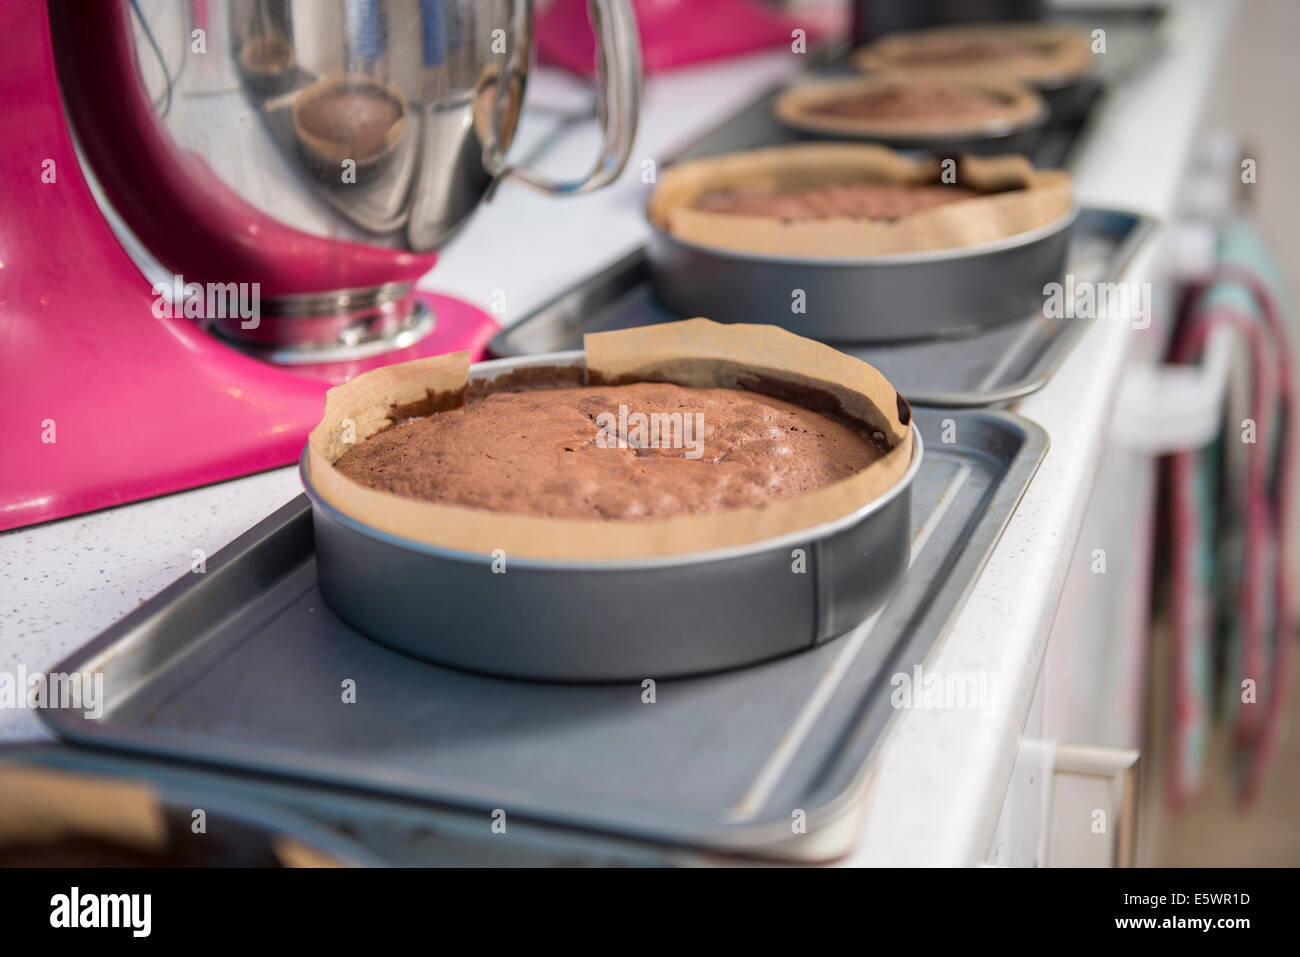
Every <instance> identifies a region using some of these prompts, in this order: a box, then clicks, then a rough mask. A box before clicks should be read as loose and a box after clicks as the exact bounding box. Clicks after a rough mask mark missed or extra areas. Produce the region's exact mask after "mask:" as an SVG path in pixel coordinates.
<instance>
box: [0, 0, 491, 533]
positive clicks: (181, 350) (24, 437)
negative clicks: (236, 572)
mask: <svg viewBox="0 0 1300 957" xmlns="http://www.w3.org/2000/svg"><path fill="white" fill-rule="evenodd" d="M20 11H21V13H20ZM15 17H16V18H17V19H19V20H22V21H24V22H23V23H19V24H11V29H9V30H5V31H0V58H2V59H3V62H5V63H6V64H7V67H6V70H4V71H0V102H3V103H5V104H6V105H7V106H6V108H7V110H8V114H7V119H8V127H7V130H8V133H7V138H6V142H5V148H4V149H3V150H0V443H2V444H0V447H2V448H3V449H4V459H3V465H2V466H0V530H2V529H9V528H17V527H19V526H23V525H30V524H33V523H35V522H43V521H48V520H50V519H55V518H61V517H63V516H66V515H74V514H77V513H79V512H86V511H90V510H93V509H99V508H105V507H107V506H111V505H119V504H121V503H123V502H130V501H134V500H136V499H141V498H148V497H151V496H155V495H161V494H164V493H167V492H175V491H179V490H181V489H187V488H193V487H195V486H199V485H206V484H208V483H211V482H218V481H221V480H223V479H229V478H234V477H236V476H240V475H246V474H249V473H251V472H257V471H261V470H263V469H268V468H274V467H276V466H281V465H288V464H289V463H291V462H294V461H296V460H297V458H298V454H299V452H301V451H302V447H303V443H304V442H305V440H306V435H307V431H308V429H310V428H311V426H312V425H314V424H315V423H316V422H317V421H318V420H319V419H320V414H321V409H322V400H323V396H324V393H325V390H326V388H328V386H329V384H330V383H329V381H328V380H327V379H326V378H322V377H321V376H322V375H328V377H329V378H333V379H335V380H336V381H337V380H340V379H342V378H346V377H348V376H351V375H355V374H356V373H357V372H360V371H362V370H363V369H365V368H369V367H371V366H374V365H381V364H383V363H386V362H395V361H402V360H404V359H413V358H418V357H420V356H424V355H432V354H435V353H440V352H453V351H460V350H469V351H470V352H471V353H473V354H474V355H475V357H478V356H479V355H481V354H482V352H483V349H484V346H485V345H486V343H487V340H488V339H489V338H490V337H491V335H492V334H493V332H495V330H496V328H497V326H496V323H495V322H493V320H492V319H491V318H490V317H489V316H488V315H487V314H485V313H484V312H482V311H481V310H479V309H476V308H475V307H473V306H471V305H469V304H467V303H464V302H460V301H458V300H455V299H450V298H446V297H443V296H437V295H430V294H421V295H422V298H423V299H424V300H425V302H426V304H427V305H428V306H429V307H430V308H431V309H432V310H433V312H434V314H435V316H436V317H437V324H436V325H435V327H434V331H433V332H432V333H431V334H430V335H429V336H428V337H426V338H425V339H423V340H421V341H420V342H418V343H416V344H415V345H413V346H411V347H409V348H407V349H404V350H401V351H399V352H392V353H388V354H386V355H384V356H381V357H377V358H374V359H370V360H366V361H364V362H360V363H355V364H349V365H347V366H338V365H336V366H331V367H326V368H316V369H313V370H302V371H301V372H300V373H295V372H290V371H286V369H285V368H282V367H279V368H277V367H274V366H270V365H267V364H265V363H263V362H260V361H258V360H255V359H251V358H249V357H247V356H244V355H242V354H240V353H238V352H236V351H235V350H234V349H232V348H230V347H229V346H226V345H224V344H222V343H220V342H218V341H217V340H215V339H214V338H212V336H210V335H209V334H207V333H206V332H204V331H203V330H201V329H199V328H198V327H197V326H195V325H194V323H193V322H192V321H190V320H184V319H159V318H156V317H155V316H154V315H153V302H154V298H153V294H152V289H151V286H150V283H149V281H148V280H147V279H145V278H144V276H143V275H141V273H140V271H139V270H138V269H137V268H136V267H135V265H134V264H133V263H132V262H131V260H130V259H129V258H128V257H127V255H126V253H125V252H124V251H123V249H122V247H121V245H120V244H119V243H118V241H117V238H116V237H115V236H114V235H113V233H112V230H111V229H110V228H109V226H108V224H107V223H106V222H105V221H104V218H103V216H102V215H101V214H100V211H99V208H98V207H97V206H96V205H95V201H94V199H93V197H92V196H91V194H90V190H89V188H88V187H87V185H86V182H85V180H84V179H83V178H82V176H81V172H80V169H79V167H78V164H77V159H76V156H75V155H74V153H73V149H72V144H71V141H70V138H69V135H68V131H67V128H66V125H65V123H64V120H63V116H62V113H61V109H60V104H59V96H58V90H57V86H56V82H55V77H54V67H53V63H52V61H51V54H50V50H49V45H48V31H47V30H46V29H45V24H44V7H43V6H42V5H37V4H19V5H17V8H16V10H15ZM25 21H31V22H25ZM24 27H26V29H24ZM42 36H43V37H45V43H40V42H32V37H42ZM51 164H53V165H51ZM50 170H53V181H52V182H51V181H49V180H50V177H49V175H48V171H50ZM313 375H314V376H316V377H314V378H313V377H311V376H313Z"/></svg>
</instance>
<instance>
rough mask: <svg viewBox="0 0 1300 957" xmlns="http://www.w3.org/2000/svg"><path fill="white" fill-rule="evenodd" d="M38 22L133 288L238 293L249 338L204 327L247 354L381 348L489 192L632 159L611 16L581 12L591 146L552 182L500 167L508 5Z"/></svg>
mask: <svg viewBox="0 0 1300 957" xmlns="http://www.w3.org/2000/svg"><path fill="white" fill-rule="evenodd" d="M49 8H50V20H51V35H52V39H53V45H54V54H55V61H56V65H57V69H58V73H59V78H60V82H61V89H62V92H63V97H64V102H65V106H66V110H67V114H68V117H69V124H70V127H71V130H72V132H73V135H74V137H75V139H76V141H77V145H78V148H79V150H80V155H81V157H82V160H83V165H84V167H85V168H86V171H87V173H88V175H89V178H91V179H92V181H93V183H94V185H95V186H96V187H97V189H98V190H99V193H100V198H101V203H102V205H105V206H106V207H107V210H106V211H107V212H109V214H110V221H114V224H115V227H116V228H118V229H119V232H120V233H126V234H128V238H129V239H131V240H133V241H137V242H136V245H137V246H139V247H142V249H143V250H145V251H147V253H148V256H147V257H144V258H146V259H152V260H153V261H154V262H153V263H148V264H147V265H153V266H155V268H156V267H161V273H162V275H161V276H155V277H151V279H153V278H168V279H169V278H171V277H172V276H176V275H180V276H183V277H184V279H185V281H186V282H191V281H193V282H198V283H200V284H204V283H231V282H235V283H240V282H246V283H253V282H257V283H259V284H260V297H261V302H262V314H263V316H264V317H265V319H266V321H265V322H262V323H259V324H258V326H257V327H256V329H255V330H254V331H252V332H250V331H248V330H246V329H244V328H243V324H242V323H240V322H239V321H238V318H237V317H234V318H233V319H232V318H231V317H217V319H216V325H217V328H218V331H220V332H221V333H223V334H225V335H227V336H230V337H233V338H235V339H239V340H243V341H245V342H249V343H250V344H252V345H254V346H258V345H260V346H265V345H266V344H267V342H268V340H269V341H270V342H271V343H273V344H276V345H278V346H283V345H290V346H292V345H294V344H301V345H303V346H304V347H306V348H310V347H313V346H319V345H322V344H331V343H332V344H334V345H338V344H339V343H344V344H356V345H361V344H363V343H361V342H360V341H359V340H369V339H373V338H374V337H376V336H383V335H388V334H392V333H393V332H394V330H395V329H396V328H397V327H398V325H399V324H400V323H401V322H403V321H408V320H409V315H407V313H409V310H410V308H411V306H412V303H413V297H411V296H409V295H407V293H408V292H409V290H410V287H411V283H413V282H414V280H415V279H416V278H418V277H419V276H420V275H421V274H423V273H424V272H425V271H427V269H428V268H429V267H430V266H432V264H433V261H434V256H433V255H432V253H433V251H435V250H436V249H437V248H438V247H439V246H441V245H442V244H443V243H444V242H446V241H447V240H448V239H449V238H450V237H451V236H452V235H453V234H454V233H455V232H456V230H457V229H458V228H459V227H460V226H461V225H462V224H463V223H464V222H465V220H466V219H467V217H468V216H469V215H470V213H471V212H472V211H473V210H474V209H475V207H476V206H477V205H478V203H479V202H480V201H481V200H482V199H483V198H484V196H485V194H487V193H488V191H489V190H490V189H494V188H495V184H496V183H498V182H499V181H500V180H502V179H503V178H506V177H513V178H515V179H518V180H521V181H523V182H525V183H527V184H529V185H531V186H533V187H536V188H538V189H541V190H543V191H545V192H549V193H555V194H573V193H580V192H585V191H588V190H592V189H596V188H599V187H600V186H603V185H605V184H607V183H609V182H610V181H611V180H613V179H614V178H615V177H616V176H617V175H618V174H619V172H621V170H622V169H623V167H624V166H625V164H626V162H627V159H628V156H629V153H630V151H631V148H632V139H633V135H634V133H635V129H636V119H637V111H638V102H639V96H640V51H639V46H638V41H637V34H636V25H635V19H634V16H633V13H632V11H631V8H630V5H629V0H589V5H588V9H589V12H590V18H591V21H592V25H593V28H594V29H595V31H596V33H597V35H598V39H599V42H598V53H599V56H598V64H597V74H598V83H599V91H600V98H599V108H598V114H599V119H600V123H601V126H602V131H603V141H602V146H601V149H600V153H599V156H598V157H597V159H596V161H595V163H594V165H593V166H592V168H591V170H590V171H589V172H588V173H587V175H585V176H582V177H580V178H578V179H575V180H572V181H555V180H552V179H549V178H547V177H544V176H542V175H539V174H538V173H535V172H533V171H531V170H528V169H523V168H519V167H515V166H512V165H511V164H510V162H509V161H508V160H507V158H506V150H507V149H508V147H509V146H510V142H511V140H512V138H513V136H514V133H515V129H516V125H517V123H518V120H519V115H520V111H521V108H522V104H523V97H524V90H525V85H526V79H527V75H528V72H529V68H530V63H531V59H532V56H533V8H532V3H531V2H529V0H206V2H204V3H199V2H191V3H182V2H177V0H98V2H96V3H93V4H81V3H75V2H72V0H50V3H49ZM128 248H130V245H129V244H128ZM141 258H142V257H140V256H137V261H138V262H139V261H140V259H141ZM299 320H301V321H299ZM322 320H323V321H322ZM408 324H409V323H408ZM403 344H409V337H407V341H406V342H404V343H403Z"/></svg>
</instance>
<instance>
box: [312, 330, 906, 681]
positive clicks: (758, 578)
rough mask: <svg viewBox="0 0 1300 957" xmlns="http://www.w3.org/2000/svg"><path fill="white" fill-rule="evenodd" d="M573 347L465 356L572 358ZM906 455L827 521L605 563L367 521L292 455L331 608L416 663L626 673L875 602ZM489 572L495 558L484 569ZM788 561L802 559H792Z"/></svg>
mask: <svg viewBox="0 0 1300 957" xmlns="http://www.w3.org/2000/svg"><path fill="white" fill-rule="evenodd" d="M582 362H583V355H582V353H581V352H562V353H552V354H550V355H540V356H529V357H527V358H514V359H499V360H495V361H492V362H483V363H478V364H477V365H475V366H473V367H471V370H470V376H471V378H472V379H492V378H494V377H496V376H498V375H501V374H504V373H508V372H510V371H512V370H514V369H518V368H522V367H524V366H540V367H571V366H574V365H581V364H582ZM911 428H912V437H913V442H914V444H913V452H912V462H911V464H910V466H909V468H908V469H907V471H906V473H905V474H904V475H903V477H902V478H901V479H900V480H899V481H898V482H897V483H896V484H895V485H894V486H893V487H891V488H890V489H889V491H887V492H886V493H885V494H883V495H881V496H879V497H878V498H876V499H874V500H872V501H871V502H868V503H866V504H865V505H863V506H862V507H861V508H859V509H858V510H857V511H855V512H853V513H851V514H849V515H846V516H844V517H842V518H840V519H837V520H835V521H832V522H827V523H823V524H821V525H816V526H813V527H811V528H808V529H806V530H803V531H800V532H798V533H795V534H791V535H786V536H782V537H780V538H773V539H767V540H764V541H759V542H754V543H751V544H747V545H743V546H737V547H732V548H725V549H718V550H714V551H707V552H693V553H688V554H684V555H673V556H660V557H654V558H645V559H618V560H610V561H594V560H593V561H571V560H542V559H528V558H518V559H511V558H509V556H506V559H505V562H506V564H505V570H504V572H501V571H499V570H496V571H494V567H493V558H492V556H491V555H488V554H478V553H471V552H462V551H453V550H450V549H445V548H439V547H436V546H431V545H428V544H424V543H419V542H414V541H410V540H407V539H403V538H399V537H397V536H394V535H390V534H388V533H385V532H381V531H379V530H377V529H375V528H372V527H369V526H367V525H365V524H363V523H361V522H359V521H357V520H355V519H353V518H351V517H350V516H348V515H346V514H344V513H343V512H341V511H340V510H338V509H336V508H334V507H333V506H332V505H330V504H329V503H328V502H326V501H324V500H323V499H322V498H321V497H320V495H319V494H318V493H317V492H316V490H315V488H314V487H313V486H312V482H311V477H310V475H309V474H308V471H307V468H306V461H307V458H306V453H305V452H304V455H303V460H302V467H301V473H302V480H303V485H304V486H305V487H306V490H307V495H308V497H309V498H310V499H311V502H312V520H313V525H314V534H315V543H316V570H317V575H318V578H319V584H320V591H321V594H322V595H323V596H324V598H325V601H326V602H327V603H328V604H329V606H330V608H331V609H333V611H334V612H335V613H337V614H338V615H339V617H341V618H342V619H343V620H344V621H346V622H347V623H348V624H350V625H352V626H353V627H354V628H356V629H357V630H358V631H360V632H362V633H363V634H365V635H367V636H369V637H370V638H373V639H375V640H377V641H379V642H381V643H383V644H386V645H389V646H391V647H393V648H396V649H398V650H400V651H403V652H406V653H408V654H410V655H413V656H415V657H417V658H422V659H425V660H427V661H432V662H435V663H437V664H441V665H447V666H450V667H454V668H460V669H464V670H468V671H476V672H482V673H486V674H491V675H497V676H502V677H510V678H526V679H534V680H544V681H564V682H611V681H634V682H640V681H643V680H645V679H647V678H650V679H656V680H658V679H664V678H681V677H686V676H690V675H699V674H707V673H709V672H716V671H724V670H728V669H733V668H739V667H743V666H746V665H752V664H757V663H758V662H761V661H766V660H768V659H772V658H777V657H780V656H783V655H787V654H792V653H794V652H798V651H802V650H806V649H809V648H812V647H815V646H816V645H818V644H821V643H822V642H825V641H828V640H830V639H832V638H834V637H836V636H838V635H841V634H843V633H844V632H846V631H848V630H849V629H851V628H852V627H853V626H854V625H856V624H858V623H859V622H861V621H862V620H863V619H865V618H866V617H867V616H868V615H870V614H872V613H873V612H874V611H876V610H877V609H878V608H880V607H881V606H882V605H883V604H884V603H885V601H886V600H887V599H888V597H889V596H890V594H891V593H892V592H893V591H894V589H895V587H896V586H897V585H898V583H899V581H900V580H901V579H902V577H903V573H904V571H905V570H906V568H907V563H908V558H909V548H910V542H911V511H912V482H913V480H914V479H915V477H916V474H917V471H918V470H919V468H920V463H921V456H922V449H921V436H920V433H919V432H918V431H917V429H916V426H915V424H912V425H911ZM498 569H499V565H498ZM800 569H801V570H800Z"/></svg>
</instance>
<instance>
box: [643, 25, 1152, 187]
mask: <svg viewBox="0 0 1300 957" xmlns="http://www.w3.org/2000/svg"><path fill="white" fill-rule="evenodd" d="M1164 15H1165V8H1164V5H1161V4H1146V5H1143V6H1138V7H1116V6H1101V7H1097V8H1088V7H1082V8H1078V9H1074V10H1069V11H1057V12H1056V13H1055V14H1054V15H1053V16H1052V18H1051V19H1052V21H1053V22H1059V23H1062V24H1066V25H1071V26H1077V27H1079V28H1080V29H1084V30H1088V31H1089V32H1091V31H1092V30H1097V29H1100V30H1104V31H1105V32H1106V53H1105V54H1104V55H1102V56H1099V57H1097V58H1096V63H1095V66H1094V69H1093V72H1092V74H1090V75H1089V76H1087V77H1085V78H1084V79H1083V80H1081V81H1077V82H1074V83H1070V84H1066V85H1065V86H1063V87H1061V88H1059V89H1056V90H1052V89H1041V88H1040V89H1039V90H1038V93H1039V95H1040V96H1042V97H1043V98H1044V99H1045V100H1046V101H1047V103H1048V110H1049V112H1051V113H1052V114H1053V115H1052V117H1051V119H1050V120H1049V122H1048V125H1047V127H1046V128H1045V129H1044V131H1043V135H1042V136H1041V137H1039V138H1038V142H1037V145H1036V146H1035V147H1034V148H1033V150H1032V152H1031V153H1030V154H1029V156H1030V158H1031V159H1032V160H1033V162H1034V165H1035V166H1038V167H1040V168H1046V167H1066V168H1068V167H1069V166H1070V165H1071V164H1072V163H1073V161H1074V159H1075V157H1076V156H1077V153H1078V150H1077V147H1078V145H1079V144H1080V143H1081V142H1083V140H1084V138H1085V135H1086V132H1087V125H1088V120H1089V117H1090V115H1091V114H1092V112H1093V110H1094V109H1095V108H1096V107H1097V105H1098V104H1099V103H1100V102H1101V100H1102V97H1103V96H1105V95H1106V91H1107V90H1108V89H1109V88H1112V87H1114V86H1116V85H1118V84H1121V83H1124V82H1127V81H1128V80H1130V79H1131V78H1132V77H1133V76H1135V75H1136V74H1138V73H1139V72H1140V71H1142V70H1143V69H1145V68H1146V67H1147V66H1149V65H1150V64H1151V63H1153V62H1155V60H1156V59H1158V58H1159V56H1160V54H1161V52H1162V50H1163V46H1164V39H1163V36H1162V34H1161V29H1160V28H1161V24H1162V23H1163V22H1164ZM854 73H855V71H854V70H853V67H852V65H851V63H850V53H849V51H846V50H839V51H832V52H831V53H830V54H829V55H828V56H826V57H824V58H814V59H813V60H812V62H811V63H810V66H809V69H808V70H807V71H806V72H805V73H804V74H802V76H801V79H805V80H811V79H832V78H837V77H845V76H852V75H854ZM794 82H799V80H795V81H794ZM787 85H788V84H787V83H780V84H777V85H775V86H773V87H771V88H770V89H768V90H766V91H764V92H763V93H762V94H760V95H759V96H758V97H756V98H755V99H754V100H752V101H750V102H749V103H748V104H747V105H746V106H744V107H742V108H741V109H740V110H739V111H738V112H737V113H735V114H734V115H732V116H731V117H730V118H729V119H728V120H726V121H725V122H723V123H721V124H720V125H718V126H716V127H714V128H713V129H712V130H710V131H709V132H707V133H705V134H704V135H703V136H701V137H699V138H698V139H696V140H694V141H693V142H691V143H690V144H689V145H687V146H686V147H684V148H683V149H681V150H678V151H677V152H675V153H674V154H673V156H672V157H671V159H670V160H669V161H668V162H674V163H680V162H685V161H686V160H693V159H701V158H703V157H705V156H716V155H718V154H720V153H732V152H735V151H737V150H748V149H754V148H756V147H759V146H776V145H779V144H782V143H796V142H804V141H806V140H807V139H808V136H807V135H805V134H801V133H799V132H797V131H795V130H792V129H789V128H787V127H786V126H785V125H784V124H782V123H781V122H780V121H779V120H778V119H777V117H776V114H775V112H774V111H773V104H774V103H775V101H776V98H777V97H778V96H779V95H780V94H781V92H782V91H783V90H784V89H785V88H786V86H787ZM1022 145H1029V144H1022Z"/></svg>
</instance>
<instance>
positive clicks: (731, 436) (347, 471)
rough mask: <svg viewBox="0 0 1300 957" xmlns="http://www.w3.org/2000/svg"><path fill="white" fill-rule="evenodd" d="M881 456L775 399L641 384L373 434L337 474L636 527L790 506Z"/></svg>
mask: <svg viewBox="0 0 1300 957" xmlns="http://www.w3.org/2000/svg"><path fill="white" fill-rule="evenodd" d="M655 416H658V417H659V418H657V419H656V418H655ZM656 423H657V425H658V428H657V430H656V429H655V428H654V426H655V424H656ZM881 454H882V451H881V450H880V449H879V448H877V446H876V444H874V443H873V441H872V439H871V436H870V435H869V434H868V433H867V431H866V428H865V426H864V427H862V428H861V430H859V429H855V428H853V427H850V425H848V424H843V423H840V422H837V421H834V420H832V419H830V418H827V417H826V416H823V415H821V414H819V413H816V412H813V411H811V410H809V409H805V408H802V407H800V406H797V405H792V404H790V403H788V402H783V401H781V400H779V399H772V398H768V397H767V396H763V395H757V394H754V393H750V392H742V391H738V390H734V389H694V388H687V387H684V386H679V385H672V384H665V383H649V382H642V383H634V384H631V385H620V386H592V387H581V388H551V389H533V390H527V391H522V392H498V393H493V394H490V395H487V396H485V397H483V398H481V399H478V400H477V401H474V402H471V403H470V404H469V405H466V406H463V407H461V408H458V409H452V410H449V411H445V412H438V413H436V414H434V415H431V416H427V417H423V418H416V419H409V420H407V421H405V422H401V423H399V424H397V425H395V426H393V427H392V428H390V429H387V430H385V431H383V432H379V433H377V434H375V435H373V436H371V437H370V438H369V439H367V440H366V441H365V442H363V443H361V444H360V445H358V446H356V447H355V448H352V449H350V450H348V452H346V453H345V454H344V455H343V456H342V457H341V458H340V459H339V460H338V461H337V462H336V463H335V468H336V469H338V471H339V472H341V473H342V474H343V475H345V476H347V477H348V478H350V479H352V480H353V481H355V482H357V483H359V484H361V485H365V486H368V487H370V488H375V489H379V490H381V491H385V492H391V493H394V494H397V495H402V496H406V497H408V498H415V499H422V500H425V501H433V502H440V503H444V504H448V505H461V506H469V507H472V508H482V509H490V510H492V511H496V512H513V513H517V514H526V515H536V516H542V517H548V518H567V519H620V520H640V519H657V518H669V517H672V516H675V515H689V514H704V513H710V512H721V511H726V510H728V509H733V508H742V507H746V506H754V505H763V504H766V503H768V502H774V501H778V500H781V499H788V498H793V497H795V496H798V495H802V494H805V493H807V492H812V491H815V490H817V489H820V488H823V487H825V486H827V485H830V484H832V483H834V482H837V481H839V480H840V479H844V478H847V477H848V476H850V475H852V474H853V473H855V472H857V471H860V470H861V469H863V468H864V467H866V466H867V465H868V464H870V463H871V462H873V461H875V460H876V459H878V458H879V457H880V456H881Z"/></svg>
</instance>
